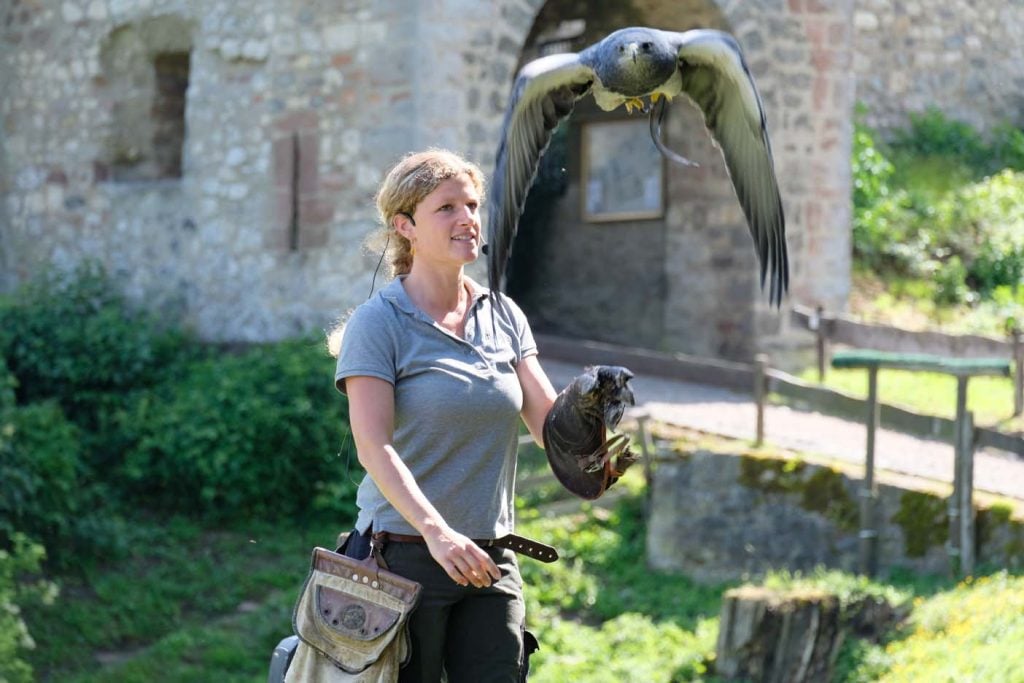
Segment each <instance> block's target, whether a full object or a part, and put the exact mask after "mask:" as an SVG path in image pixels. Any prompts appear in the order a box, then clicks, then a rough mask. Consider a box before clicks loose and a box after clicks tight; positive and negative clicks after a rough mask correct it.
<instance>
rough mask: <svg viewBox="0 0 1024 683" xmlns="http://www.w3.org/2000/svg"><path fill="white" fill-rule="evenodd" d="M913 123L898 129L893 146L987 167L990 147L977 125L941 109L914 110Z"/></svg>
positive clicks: (978, 166)
mask: <svg viewBox="0 0 1024 683" xmlns="http://www.w3.org/2000/svg"><path fill="white" fill-rule="evenodd" d="M909 119H910V126H909V128H908V129H907V130H903V131H898V132H897V133H896V135H895V139H894V140H893V146H894V147H898V148H901V149H904V150H907V151H911V152H914V153H916V154H919V155H938V156H947V157H956V158H959V159H962V160H963V161H965V162H967V163H969V164H970V165H971V166H972V167H975V168H979V169H980V168H985V167H987V164H988V163H989V159H990V158H991V149H990V147H989V145H988V144H987V143H986V142H985V140H984V139H983V138H982V136H981V134H979V133H978V132H977V131H976V130H975V129H974V128H972V127H971V126H970V125H969V124H967V123H964V122H962V121H954V120H952V119H949V118H947V117H946V115H945V114H943V113H942V111H940V110H939V109H937V108H935V107H929V108H928V109H927V110H926V111H924V112H920V113H912V114H910V116H909Z"/></svg>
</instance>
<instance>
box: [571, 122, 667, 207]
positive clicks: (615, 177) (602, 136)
mask: <svg viewBox="0 0 1024 683" xmlns="http://www.w3.org/2000/svg"><path fill="white" fill-rule="evenodd" d="M648 125H649V124H648V122H647V119H646V118H643V119H640V118H637V119H623V120H621V121H589V122H586V123H585V124H584V125H583V130H582V141H581V144H582V147H583V149H582V155H581V161H582V166H583V173H582V187H583V192H582V196H583V211H582V213H583V220H585V221H591V222H602V221H623V220H637V219H648V218H661V216H662V215H663V214H664V212H665V170H664V169H665V166H664V160H663V157H662V156H661V153H660V152H659V151H658V148H657V147H655V146H654V142H653V141H652V140H651V137H650V132H649V128H648Z"/></svg>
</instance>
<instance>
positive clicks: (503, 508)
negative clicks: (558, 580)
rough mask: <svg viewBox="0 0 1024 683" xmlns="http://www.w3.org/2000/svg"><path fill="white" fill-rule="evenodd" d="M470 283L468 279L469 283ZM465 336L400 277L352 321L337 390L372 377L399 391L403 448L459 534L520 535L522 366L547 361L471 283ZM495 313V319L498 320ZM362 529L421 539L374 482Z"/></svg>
mask: <svg viewBox="0 0 1024 683" xmlns="http://www.w3.org/2000/svg"><path fill="white" fill-rule="evenodd" d="M467 279H468V278H467ZM469 285H470V290H471V292H472V298H473V301H472V305H471V308H470V311H469V313H468V314H467V316H466V331H465V337H464V338H461V339H460V338H459V337H457V336H456V335H454V334H452V333H451V332H449V331H448V330H445V329H444V328H443V327H441V326H440V325H438V324H437V323H436V322H435V321H434V320H433V319H432V318H431V317H430V316H428V315H427V314H426V313H424V312H423V311H422V310H420V309H419V308H418V307H417V306H416V305H415V304H414V303H413V302H412V300H411V299H410V298H409V296H408V295H407V294H406V292H405V288H404V286H403V285H402V279H401V278H396V279H395V280H394V281H393V282H391V283H390V284H389V285H388V286H386V287H385V288H384V289H382V290H381V291H380V292H379V293H378V294H377V295H376V296H374V297H372V298H371V299H370V300H369V301H366V302H365V303H363V304H362V305H360V306H359V307H358V308H356V310H355V311H354V312H353V313H352V316H351V317H350V318H349V320H348V322H347V323H346V324H345V330H344V334H343V337H342V342H341V351H340V353H339V355H338V365H337V371H336V373H335V383H336V386H337V387H338V389H339V390H341V391H343V392H344V390H345V388H344V382H345V379H346V378H347V377H353V376H369V377H377V378H379V379H383V380H385V381H387V382H390V383H391V384H392V385H393V386H394V387H395V431H394V446H395V450H396V451H397V452H398V454H399V455H400V456H401V458H402V460H403V462H405V464H406V466H408V468H409V470H410V471H411V472H412V475H413V477H414V478H415V479H416V483H417V484H418V485H419V487H420V489H421V490H422V491H423V493H424V495H426V497H427V499H428V500H429V501H430V502H431V503H432V504H433V505H434V506H435V507H436V508H437V509H438V511H439V512H440V513H441V515H442V517H444V519H445V521H446V522H447V523H448V525H449V526H451V527H452V528H453V529H455V530H456V531H458V532H460V533H463V534H465V535H467V536H469V537H470V538H497V537H500V536H504V535H505V534H507V533H510V532H511V531H512V530H513V526H514V518H513V503H514V482H515V471H516V450H517V435H518V428H519V413H520V411H521V410H522V407H523V392H522V387H521V386H520V384H519V377H518V375H517V374H516V365H517V364H518V363H519V362H520V361H521V360H522V359H523V358H526V357H527V356H531V355H534V354H536V353H537V347H536V344H535V342H534V339H533V334H532V332H531V331H530V326H529V324H528V323H527V321H526V316H525V315H523V312H522V311H521V310H520V309H519V307H518V306H516V304H515V303H513V302H512V301H511V300H510V299H508V298H507V297H504V296H502V300H501V305H499V306H496V307H495V306H492V304H493V301H492V298H491V297H492V295H491V293H490V291H489V290H488V289H486V288H484V287H481V286H480V285H479V284H477V283H476V282H473V281H472V280H469ZM492 314H493V316H492ZM356 502H357V504H358V506H359V517H358V519H357V521H356V528H357V529H359V530H360V531H362V532H365V531H366V529H367V528H368V527H369V526H370V524H371V523H372V524H373V528H374V530H377V531H391V532H394V533H404V534H416V533H418V532H417V531H416V529H415V528H414V527H412V525H410V524H409V523H408V522H407V521H406V520H405V519H404V518H403V517H402V516H401V515H400V514H399V513H398V511H397V510H395V509H394V508H393V507H392V506H391V504H390V503H388V501H387V499H386V498H384V496H383V494H381V492H380V490H379V489H378V488H377V486H376V484H375V483H374V482H373V480H372V479H371V478H370V477H368V476H367V477H364V479H363V481H362V483H361V484H360V485H359V493H358V495H357V498H356Z"/></svg>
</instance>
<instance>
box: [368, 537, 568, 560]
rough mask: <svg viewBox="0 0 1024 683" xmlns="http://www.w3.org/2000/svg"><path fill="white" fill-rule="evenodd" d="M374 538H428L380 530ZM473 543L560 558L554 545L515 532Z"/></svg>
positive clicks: (539, 557)
mask: <svg viewBox="0 0 1024 683" xmlns="http://www.w3.org/2000/svg"><path fill="white" fill-rule="evenodd" d="M373 538H374V539H375V540H376V539H380V540H381V541H383V542H385V543H387V542H388V541H392V542H395V543H423V544H425V543H426V542H427V540H426V539H425V538H423V537H422V536H412V535H410V534H393V533H391V532H390V531H378V532H375V533H374V534H373ZM472 540H473V543H476V544H477V545H478V546H480V547H481V548H491V547H494V548H508V549H509V550H511V551H512V552H516V553H519V554H520V555H526V556H527V557H532V558H533V559H535V560H540V561H541V562H554V561H555V560H557V559H558V551H557V550H555V549H554V548H553V547H551V546H549V545H547V544H544V543H540V542H538V541H534V540H531V539H529V538H526V537H524V536H517V535H515V534H508V535H507V536H502V537H501V538H484V539H479V538H474V539H472Z"/></svg>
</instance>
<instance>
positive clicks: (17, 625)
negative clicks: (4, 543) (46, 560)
mask: <svg viewBox="0 0 1024 683" xmlns="http://www.w3.org/2000/svg"><path fill="white" fill-rule="evenodd" d="M11 541H12V549H11V550H9V551H8V550H2V549H0V681H4V682H5V683H31V681H33V680H35V679H34V676H33V674H32V667H31V666H30V665H29V664H28V663H27V662H26V661H25V659H24V657H23V653H24V651H25V650H30V649H32V648H34V647H35V643H34V642H33V640H32V636H31V635H30V634H29V631H28V628H27V627H26V626H25V622H24V620H23V619H22V616H21V612H22V606H23V605H24V604H25V603H26V602H27V601H30V600H32V601H43V602H52V601H53V598H54V597H55V595H56V587H55V586H54V585H53V584H51V583H49V582H46V581H38V582H36V583H32V584H27V583H25V582H24V580H23V579H24V577H25V576H26V575H29V574H33V573H35V572H37V571H38V570H39V564H40V562H41V561H42V559H43V556H44V550H43V547H42V546H40V545H38V544H35V543H32V542H30V541H29V540H28V538H26V537H25V536H24V535H23V534H16V535H15V536H14V537H13V538H12V539H11Z"/></svg>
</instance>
